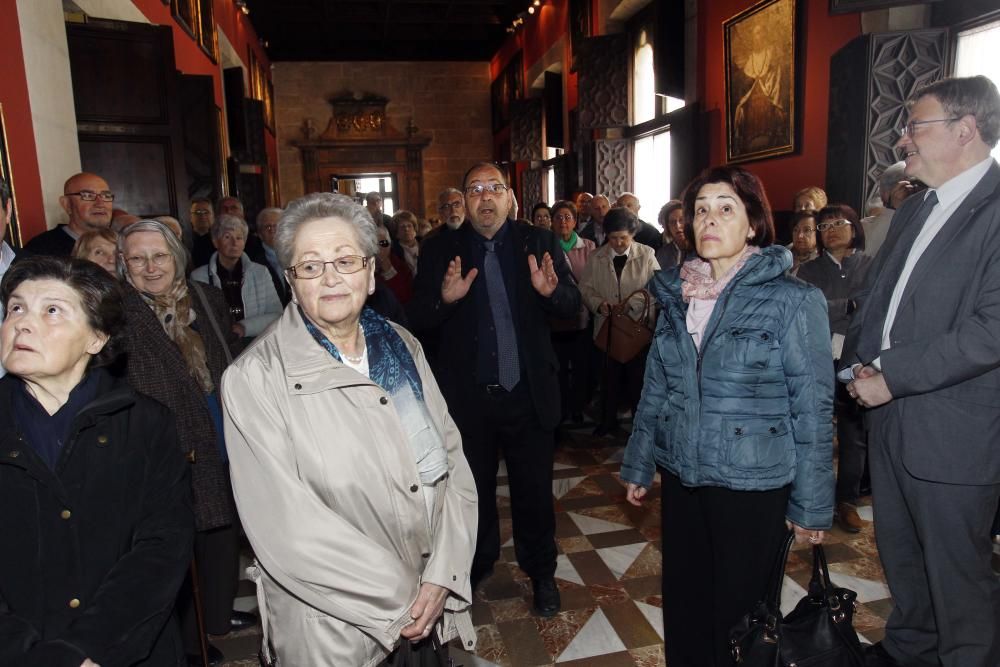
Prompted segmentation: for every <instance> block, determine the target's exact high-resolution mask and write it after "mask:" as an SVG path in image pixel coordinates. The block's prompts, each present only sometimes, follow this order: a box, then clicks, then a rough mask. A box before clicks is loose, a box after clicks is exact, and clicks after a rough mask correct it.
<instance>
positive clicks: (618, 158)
mask: <svg viewBox="0 0 1000 667" xmlns="http://www.w3.org/2000/svg"><path fill="white" fill-rule="evenodd" d="M631 152H632V143H631V142H630V141H628V140H627V139H614V140H606V141H605V140H601V141H595V142H594V172H595V173H594V183H595V187H594V194H595V195H596V194H603V195H607V196H608V197H609V198H610V199H611V200H612V201H614V199H615V197H617V196H618V195H619V194H621V193H622V192H625V191H627V190H628V189H629V188H630V187H631V185H630V184H631V183H632V155H631Z"/></svg>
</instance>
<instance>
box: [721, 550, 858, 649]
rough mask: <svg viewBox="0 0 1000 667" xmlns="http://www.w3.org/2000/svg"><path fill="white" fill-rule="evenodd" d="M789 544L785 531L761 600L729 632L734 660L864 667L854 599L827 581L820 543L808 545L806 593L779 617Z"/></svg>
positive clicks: (852, 592)
mask: <svg viewBox="0 0 1000 667" xmlns="http://www.w3.org/2000/svg"><path fill="white" fill-rule="evenodd" d="M794 540H795V534H794V533H792V532H789V534H788V538H787V539H786V540H785V542H784V544H783V545H782V548H781V551H780V552H779V554H778V558H777V559H776V561H775V564H774V567H773V569H772V570H771V577H770V579H769V580H768V585H767V594H766V597H765V599H764V600H762V601H761V602H758V603H757V606H756V607H755V608H754V609H753V611H751V612H750V613H749V614H747V615H746V616H744V617H743V619H742V620H741V621H740V622H739V623H738V624H737V625H736V626H735V627H734V628H733V629H732V630H731V631H730V633H729V646H730V650H731V651H732V654H733V660H734V661H735V662H736V664H738V665H741V666H744V667H863V665H864V655H863V653H862V651H861V642H860V641H859V640H858V635H857V633H856V632H855V631H854V627H853V625H852V622H853V620H854V607H855V600H856V599H857V597H858V595H857V593H855V592H854V591H851V590H848V589H846V588H839V587H836V586H834V585H833V583H832V582H831V581H830V570H829V568H828V567H827V564H826V554H825V553H824V551H823V547H822V545H816V546H814V547H813V571H812V579H811V580H810V581H809V593H808V595H806V596H805V597H804V598H802V599H801V600H800V601H799V603H798V604H797V605H795V609H793V610H792V611H791V613H789V614H788V616H784V617H782V615H781V607H780V604H781V585H782V582H783V581H784V575H785V563H786V562H787V560H788V552H789V550H791V548H792V542H794Z"/></svg>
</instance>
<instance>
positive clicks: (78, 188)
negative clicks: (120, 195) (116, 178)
mask: <svg viewBox="0 0 1000 667" xmlns="http://www.w3.org/2000/svg"><path fill="white" fill-rule="evenodd" d="M88 200H89V201H88ZM59 205H60V206H62V208H63V210H64V211H66V215H68V216H69V228H70V230H71V231H73V232H74V233H75V234H77V235H79V234H83V233H84V232H89V231H92V230H99V229H107V227H108V225H110V224H111V211H112V209H113V208H114V193H112V192H111V188H110V187H109V186H108V182H107V181H105V180H104V179H103V178H101V177H100V176H98V175H97V174H91V173H88V172H82V173H79V174H76V175H75V176H70V177H69V179H67V180H66V183H65V184H64V185H63V196H62V197H60V198H59Z"/></svg>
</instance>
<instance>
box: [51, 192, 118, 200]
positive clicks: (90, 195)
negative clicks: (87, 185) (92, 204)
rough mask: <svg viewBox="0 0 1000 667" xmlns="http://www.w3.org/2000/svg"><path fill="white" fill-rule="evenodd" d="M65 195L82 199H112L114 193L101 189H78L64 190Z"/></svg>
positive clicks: (113, 198)
mask: <svg viewBox="0 0 1000 667" xmlns="http://www.w3.org/2000/svg"><path fill="white" fill-rule="evenodd" d="M63 196H65V197H79V198H80V199H82V200H83V201H97V200H98V199H100V200H101V201H114V200H115V193H114V192H111V190H102V191H101V192H94V191H93V190H80V191H79V192H64V193H63Z"/></svg>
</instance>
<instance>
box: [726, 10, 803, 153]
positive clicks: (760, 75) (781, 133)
mask: <svg viewBox="0 0 1000 667" xmlns="http://www.w3.org/2000/svg"><path fill="white" fill-rule="evenodd" d="M795 5H796V0H763V1H762V2H759V3H757V4H756V5H754V6H752V7H750V8H749V9H746V10H744V11H742V12H740V13H739V14H737V15H736V16H734V17H732V18H731V19H729V20H728V21H726V22H725V23H724V24H723V30H724V32H725V64H726V78H725V83H726V159H727V160H728V161H729V162H747V161H750V160H759V159H761V158H766V157H773V156H776V155H785V154H787V153H793V152H794V151H795V150H796V148H797V146H796V131H797V127H796V119H797V116H798V113H797V104H798V96H799V95H798V92H799V91H798V81H799V77H798V59H799V58H798V54H797V38H798V34H797V25H796V16H797V14H796V6H795Z"/></svg>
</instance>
